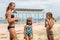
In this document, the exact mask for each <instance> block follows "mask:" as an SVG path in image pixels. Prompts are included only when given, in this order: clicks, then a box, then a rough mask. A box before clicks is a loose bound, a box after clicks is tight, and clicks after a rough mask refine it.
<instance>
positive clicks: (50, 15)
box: [46, 12, 54, 20]
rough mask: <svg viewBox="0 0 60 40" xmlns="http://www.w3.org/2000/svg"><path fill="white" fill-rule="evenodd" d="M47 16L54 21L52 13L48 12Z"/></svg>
mask: <svg viewBox="0 0 60 40" xmlns="http://www.w3.org/2000/svg"><path fill="white" fill-rule="evenodd" d="M46 15H48V16H49V17H50V18H52V19H53V20H54V17H53V14H52V13H51V12H47V13H46Z"/></svg>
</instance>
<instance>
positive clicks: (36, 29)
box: [0, 23, 60, 40]
mask: <svg viewBox="0 0 60 40" xmlns="http://www.w3.org/2000/svg"><path fill="white" fill-rule="evenodd" d="M24 25H25V24H16V25H15V26H16V27H15V30H16V33H17V36H18V39H19V40H24V35H23V32H24ZM7 26H8V24H0V40H9V31H8V30H7ZM53 33H54V39H55V40H60V24H59V23H55V24H54V26H53ZM32 40H47V36H46V29H45V27H44V23H33V39H32Z"/></svg>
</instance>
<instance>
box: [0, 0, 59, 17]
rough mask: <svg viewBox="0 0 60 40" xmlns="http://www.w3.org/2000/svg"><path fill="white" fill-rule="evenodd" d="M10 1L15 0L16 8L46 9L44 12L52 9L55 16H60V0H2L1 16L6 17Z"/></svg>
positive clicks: (0, 3) (0, 1)
mask: <svg viewBox="0 0 60 40" xmlns="http://www.w3.org/2000/svg"><path fill="white" fill-rule="evenodd" d="M10 2H15V3H16V8H33V9H44V13H46V12H48V11H51V12H52V13H53V15H54V17H57V16H60V5H59V4H60V0H0V17H3V18H4V14H5V10H6V7H7V6H8V4H9V3H10Z"/></svg>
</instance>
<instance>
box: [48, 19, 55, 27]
mask: <svg viewBox="0 0 60 40" xmlns="http://www.w3.org/2000/svg"><path fill="white" fill-rule="evenodd" d="M53 25H54V20H53V19H51V20H50V21H49V26H50V28H52V26H53Z"/></svg>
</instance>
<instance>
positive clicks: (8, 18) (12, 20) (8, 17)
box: [7, 11, 18, 22]
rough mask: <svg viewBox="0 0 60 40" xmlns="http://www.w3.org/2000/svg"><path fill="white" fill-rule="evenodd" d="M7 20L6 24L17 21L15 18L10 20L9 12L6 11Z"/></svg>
mask: <svg viewBox="0 0 60 40" xmlns="http://www.w3.org/2000/svg"><path fill="white" fill-rule="evenodd" d="M7 20H8V22H14V21H17V20H18V19H17V18H11V12H10V11H8V12H7Z"/></svg>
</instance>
